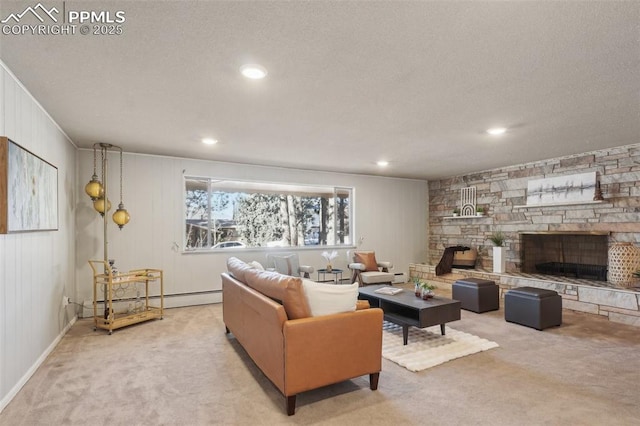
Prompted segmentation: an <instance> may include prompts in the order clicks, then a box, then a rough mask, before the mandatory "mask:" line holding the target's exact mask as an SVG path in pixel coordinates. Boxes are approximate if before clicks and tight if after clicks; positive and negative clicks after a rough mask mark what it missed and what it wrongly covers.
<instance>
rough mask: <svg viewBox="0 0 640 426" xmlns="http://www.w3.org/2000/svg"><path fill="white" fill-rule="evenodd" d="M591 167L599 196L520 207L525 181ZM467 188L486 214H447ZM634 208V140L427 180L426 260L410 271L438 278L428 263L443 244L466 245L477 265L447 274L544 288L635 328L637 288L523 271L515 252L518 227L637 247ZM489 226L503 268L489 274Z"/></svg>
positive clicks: (639, 189) (639, 236)
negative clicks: (497, 239) (496, 235)
mask: <svg viewBox="0 0 640 426" xmlns="http://www.w3.org/2000/svg"><path fill="white" fill-rule="evenodd" d="M589 171H596V176H597V180H598V182H600V184H601V189H602V192H603V196H604V200H603V201H594V202H585V203H583V204H574V205H561V204H558V205H547V206H526V191H527V183H528V181H529V180H532V179H541V178H546V177H551V176H560V175H570V174H575V173H584V172H589ZM469 186H475V187H476V189H477V201H476V203H477V205H478V206H480V207H483V208H484V211H485V212H486V214H485V215H484V216H481V217H455V218H452V217H451V212H452V210H453V209H454V208H455V207H458V204H459V203H460V190H461V189H462V188H465V187H469ZM639 213H640V144H633V145H627V146H623V147H617V148H611V149H606V150H599V151H592V152H588V153H584V154H577V155H572V156H566V157H561V158H554V159H549V160H544V161H538V162H534V163H528V164H522V165H517V166H510V167H504V168H500V169H495V170H489V171H483V172H478V173H473V174H469V175H463V176H455V177H451V178H447V179H442V180H437V181H430V182H429V230H428V241H429V246H428V247H429V250H428V258H427V261H426V262H425V263H424V264H420V263H416V264H412V265H411V268H412V269H411V270H410V273H417V274H418V275H419V276H421V277H423V278H425V279H434V280H435V279H438V280H440V279H441V278H443V277H437V278H436V277H435V273H433V274H431V272H430V268H431V269H432V268H435V265H436V264H437V263H438V261H439V260H440V257H441V256H442V253H443V250H444V248H445V247H450V246H456V245H466V246H470V247H472V248H476V249H477V251H478V259H477V262H476V268H477V269H476V270H454V273H452V274H450V275H451V277H455V276H456V275H458V276H461V277H463V276H475V277H478V278H485V279H492V280H494V281H496V283H499V285H500V287H501V289H502V290H506V289H508V288H511V287H518V286H524V285H531V286H534V287H541V288H549V289H551V290H556V291H558V292H559V293H560V294H561V295H562V297H563V303H564V307H565V308H567V309H572V310H576V311H582V312H588V313H593V314H597V315H603V316H606V317H608V318H609V319H610V320H612V321H616V322H624V323H628V324H633V325H637V326H640V309H639V305H640V289H634V288H629V289H619V288H607V287H602V285H605V286H606V285H607V284H606V283H605V282H602V281H601V282H598V281H593V280H581V279H576V278H564V277H554V276H549V275H547V276H546V277H545V279H540V278H539V277H536V276H533V275H537V274H529V273H525V272H523V271H522V266H523V265H522V262H523V260H522V258H521V256H520V253H521V244H522V242H521V238H520V236H521V234H523V233H544V232H563V233H576V234H579V233H600V234H605V235H606V234H609V243H608V244H609V245H611V244H613V243H614V242H631V243H634V244H636V245H640V221H638V215H639ZM495 231H502V232H503V233H504V234H505V236H506V241H505V248H506V255H507V269H506V273H505V274H499V275H496V274H492V273H491V272H489V271H491V270H492V260H493V259H492V244H491V242H490V240H489V237H490V235H491V234H492V233H493V232H495ZM445 277H446V276H445ZM445 280H447V281H448V280H450V278H445ZM454 281H455V280H454ZM598 283H600V284H598Z"/></svg>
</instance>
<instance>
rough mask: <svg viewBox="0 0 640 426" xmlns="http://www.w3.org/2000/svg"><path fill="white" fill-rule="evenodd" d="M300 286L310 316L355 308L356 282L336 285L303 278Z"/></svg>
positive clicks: (356, 296) (356, 298)
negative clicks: (302, 289)
mask: <svg viewBox="0 0 640 426" xmlns="http://www.w3.org/2000/svg"><path fill="white" fill-rule="evenodd" d="M302 287H303V288H304V294H305V296H306V297H307V302H308V304H309V309H310V310H311V316H312V317H318V316H321V315H331V314H338V313H341V312H353V311H355V310H356V303H357V300H358V283H354V284H350V285H336V284H324V283H317V282H315V281H311V280H307V279H303V280H302Z"/></svg>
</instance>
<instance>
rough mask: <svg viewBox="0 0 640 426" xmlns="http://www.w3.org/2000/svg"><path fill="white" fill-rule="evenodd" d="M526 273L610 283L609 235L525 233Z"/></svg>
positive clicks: (522, 242) (522, 240) (522, 253)
mask: <svg viewBox="0 0 640 426" xmlns="http://www.w3.org/2000/svg"><path fill="white" fill-rule="evenodd" d="M520 247H521V250H520V258H521V259H520V260H521V265H522V272H528V273H538V274H548V275H562V276H568V277H575V278H585V279H591V280H598V281H606V280H607V253H608V249H609V233H608V232H523V233H521V234H520Z"/></svg>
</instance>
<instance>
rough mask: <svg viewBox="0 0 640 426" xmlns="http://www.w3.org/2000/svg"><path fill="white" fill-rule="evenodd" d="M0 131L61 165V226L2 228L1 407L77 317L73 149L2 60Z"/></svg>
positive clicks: (59, 178)
mask: <svg viewBox="0 0 640 426" xmlns="http://www.w3.org/2000/svg"><path fill="white" fill-rule="evenodd" d="M0 135H2V136H7V137H9V138H10V139H11V140H13V141H15V142H16V143H19V144H20V145H21V146H23V147H25V148H26V149H28V150H29V151H31V152H33V153H35V154H37V155H38V156H40V157H41V158H43V159H45V160H47V161H48V162H50V163H52V164H54V165H55V166H56V167H58V209H59V211H58V217H59V230H58V231H47V232H29V233H16V234H9V235H0V410H2V409H3V408H4V407H5V406H6V404H7V403H8V402H9V401H10V400H11V398H12V397H13V395H14V394H15V393H16V392H17V391H18V390H19V389H20V387H21V386H22V385H23V384H24V383H25V382H26V380H27V379H28V378H29V377H30V375H31V374H32V373H33V371H35V368H37V366H38V365H39V363H40V362H41V361H42V360H43V359H44V357H45V356H46V354H47V353H48V351H49V350H50V349H51V348H52V347H53V346H55V344H56V342H57V340H58V339H59V338H60V337H61V336H62V334H63V332H64V330H65V328H66V327H67V326H68V325H69V324H70V322H71V321H72V320H73V318H74V315H75V314H74V309H73V306H71V305H70V306H68V307H66V308H65V307H63V306H62V296H63V295H66V296H69V297H71V298H72V299H74V298H75V264H74V259H75V221H74V216H75V211H74V210H75V195H74V194H75V191H76V187H77V185H76V172H75V170H76V166H75V164H76V148H75V146H74V145H73V144H72V143H71V142H70V141H69V140H68V138H67V137H66V135H65V134H64V133H63V132H62V131H61V130H60V129H59V128H58V126H57V125H56V123H55V122H54V121H53V120H52V119H51V117H49V115H48V114H47V113H46V112H45V111H44V109H42V107H41V106H40V105H39V104H38V102H37V101H36V100H34V99H33V98H32V97H31V95H30V94H29V93H28V91H27V90H26V89H25V88H24V87H23V86H22V85H21V84H20V82H19V81H18V80H17V79H16V78H15V77H14V76H13V74H12V73H11V72H10V70H8V69H7V68H6V67H5V65H4V64H3V63H2V62H0Z"/></svg>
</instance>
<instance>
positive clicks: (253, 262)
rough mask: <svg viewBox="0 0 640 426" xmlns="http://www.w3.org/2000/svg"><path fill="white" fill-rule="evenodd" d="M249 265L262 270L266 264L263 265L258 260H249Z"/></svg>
mask: <svg viewBox="0 0 640 426" xmlns="http://www.w3.org/2000/svg"><path fill="white" fill-rule="evenodd" d="M249 266H251V267H252V268H255V269H260V270H261V271H264V266H262V264H261V263H260V262H258V261H257V260H254V261H252V262H249Z"/></svg>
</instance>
